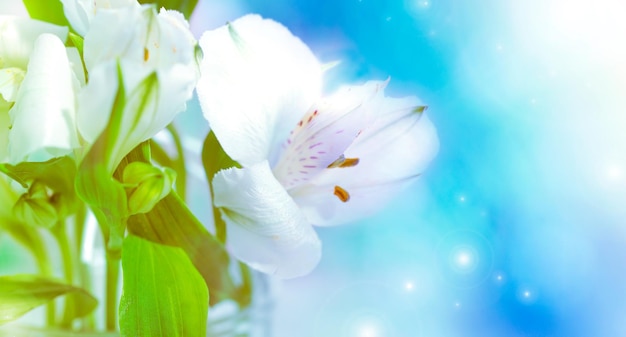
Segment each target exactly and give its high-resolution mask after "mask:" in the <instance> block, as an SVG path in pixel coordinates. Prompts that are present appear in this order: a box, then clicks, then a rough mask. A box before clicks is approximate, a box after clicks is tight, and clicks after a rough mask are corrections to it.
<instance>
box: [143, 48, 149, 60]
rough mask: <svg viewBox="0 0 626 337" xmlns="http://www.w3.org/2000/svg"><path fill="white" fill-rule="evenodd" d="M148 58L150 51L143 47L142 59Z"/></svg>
mask: <svg viewBox="0 0 626 337" xmlns="http://www.w3.org/2000/svg"><path fill="white" fill-rule="evenodd" d="M149 58H150V51H149V50H148V48H143V61H144V62H147V61H148V59H149Z"/></svg>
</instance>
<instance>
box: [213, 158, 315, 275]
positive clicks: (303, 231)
mask: <svg viewBox="0 0 626 337" xmlns="http://www.w3.org/2000/svg"><path fill="white" fill-rule="evenodd" d="M213 191H214V195H215V199H214V203H215V206H216V207H219V208H220V210H221V212H222V217H223V219H224V220H225V222H226V225H227V231H228V245H229V249H230V250H231V252H232V253H233V254H234V255H235V256H236V257H237V258H239V259H240V260H242V261H244V262H246V263H248V264H249V265H250V266H252V267H253V268H255V269H258V270H260V271H262V272H265V273H269V274H273V275H277V276H279V277H282V278H291V277H297V276H301V275H304V274H306V273H308V272H310V271H311V270H312V269H313V268H314V267H315V266H316V265H317V263H318V262H319V259H320V257H321V243H320V241H319V239H318V237H317V234H316V233H315V231H314V230H313V228H312V226H311V225H310V223H309V222H308V220H307V219H306V218H305V217H304V215H303V214H302V212H301V211H300V209H299V208H298V205H296V203H295V202H294V201H293V200H292V199H291V197H290V196H289V195H288V194H287V192H286V191H285V189H284V188H283V187H282V186H281V185H280V183H278V181H276V179H275V178H274V176H273V175H272V172H271V170H270V167H269V164H268V162H267V161H264V162H262V163H259V164H254V165H251V166H249V167H246V168H243V169H235V168H232V169H228V170H225V171H221V172H218V173H217V174H216V175H215V178H214V179H213Z"/></svg>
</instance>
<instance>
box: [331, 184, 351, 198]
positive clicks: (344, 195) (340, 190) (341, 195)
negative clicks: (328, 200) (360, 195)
mask: <svg viewBox="0 0 626 337" xmlns="http://www.w3.org/2000/svg"><path fill="white" fill-rule="evenodd" d="M333 194H334V195H335V196H337V198H339V200H341V201H342V202H348V200H350V193H348V191H346V190H344V189H343V188H342V187H341V186H337V185H335V192H333Z"/></svg>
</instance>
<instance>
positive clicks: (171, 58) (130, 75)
mask: <svg viewBox="0 0 626 337" xmlns="http://www.w3.org/2000/svg"><path fill="white" fill-rule="evenodd" d="M196 45H197V43H196V40H195V38H194V37H193V35H192V34H191V32H190V31H189V26H188V24H187V21H185V19H184V17H183V16H182V14H180V13H179V12H176V11H167V10H163V9H162V10H161V11H160V13H158V14H157V11H156V8H155V7H154V6H151V5H144V6H127V7H123V8H120V9H113V10H100V11H99V12H98V13H97V15H96V16H94V18H93V20H92V21H91V26H90V29H89V31H88V32H87V34H86V35H85V41H84V59H85V65H86V68H87V71H88V73H89V82H88V84H87V86H86V87H85V89H84V90H83V91H82V92H81V93H80V95H79V110H78V129H79V131H80V134H81V135H82V136H83V138H85V140H86V141H87V142H90V143H92V142H94V141H95V140H96V139H97V137H98V136H99V135H100V134H101V133H102V131H104V128H105V127H106V125H107V121H108V120H109V118H110V116H111V111H112V109H113V108H114V107H115V106H114V104H115V102H116V101H115V100H116V95H117V93H118V89H119V88H120V83H118V82H119V81H118V79H119V78H118V65H119V68H120V69H121V74H122V78H123V88H124V92H125V95H126V100H127V102H126V103H127V104H126V106H125V107H124V112H123V115H122V116H123V117H122V118H123V119H122V123H121V129H120V130H118V131H117V137H116V138H115V140H114V141H115V146H114V153H113V154H112V155H113V157H114V158H115V159H114V160H113V162H114V163H113V164H114V166H112V167H109V169H111V170H112V169H114V168H115V166H116V165H117V163H119V160H121V159H122V158H123V157H124V156H125V155H126V154H127V153H128V152H129V151H130V150H132V149H133V148H134V147H135V146H137V145H138V144H139V143H141V142H143V141H145V140H147V139H149V138H151V137H152V136H154V135H155V134H156V133H157V132H158V131H160V130H162V129H163V128H165V127H166V126H167V125H168V124H169V123H170V122H171V121H172V120H173V119H174V117H176V115H177V114H178V113H179V112H181V111H182V110H184V109H185V104H186V102H187V100H189V99H190V98H191V95H192V93H193V88H194V87H195V84H196V81H197V79H198V77H199V70H198V64H197V59H196ZM150 76H153V79H154V80H155V81H154V84H153V85H154V87H152V88H151V91H150V92H149V95H147V96H146V97H144V94H145V91H142V88H141V85H142V83H144V81H145V80H146V78H149V77H150ZM118 103H119V102H118Z"/></svg>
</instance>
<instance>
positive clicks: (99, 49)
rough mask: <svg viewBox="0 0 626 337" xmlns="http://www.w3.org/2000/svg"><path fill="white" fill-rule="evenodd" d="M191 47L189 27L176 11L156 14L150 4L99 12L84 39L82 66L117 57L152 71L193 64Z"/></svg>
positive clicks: (192, 41)
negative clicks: (173, 65)
mask: <svg viewBox="0 0 626 337" xmlns="http://www.w3.org/2000/svg"><path fill="white" fill-rule="evenodd" d="M130 23H132V25H129V24H130ZM195 46H196V40H195V38H194V37H193V35H192V34H191V31H190V30H189V25H188V24H187V22H186V21H185V20H184V18H183V17H182V15H181V14H180V13H178V12H176V11H166V10H162V11H161V12H160V13H159V14H157V12H156V9H155V8H154V7H153V6H151V5H144V6H131V7H125V8H123V9H118V10H103V11H101V12H100V13H99V14H98V16H96V17H95V18H94V20H93V22H92V28H91V30H90V31H89V33H88V34H87V35H86V36H85V64H86V66H87V69H88V70H90V69H92V68H93V67H94V66H96V65H98V64H100V63H103V62H107V61H110V60H114V59H117V58H123V59H125V60H128V61H130V62H135V63H137V64H143V65H147V66H149V67H152V68H163V67H169V66H171V65H172V64H175V63H182V64H195V63H196V57H195Z"/></svg>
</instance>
